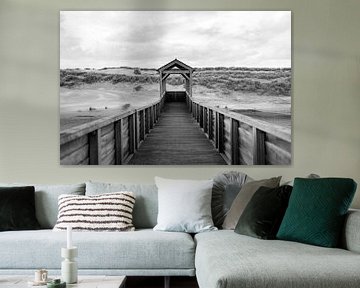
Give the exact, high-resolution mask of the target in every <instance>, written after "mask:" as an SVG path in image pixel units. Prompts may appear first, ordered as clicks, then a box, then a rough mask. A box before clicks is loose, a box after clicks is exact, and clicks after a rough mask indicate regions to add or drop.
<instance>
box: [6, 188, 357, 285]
mask: <svg viewBox="0 0 360 288" xmlns="http://www.w3.org/2000/svg"><path fill="white" fill-rule="evenodd" d="M4 185H5V184H0V186H4ZM11 185H13V184H11ZM124 190H126V191H133V192H134V193H135V195H136V203H135V207H134V212H133V222H134V225H135V227H136V231H134V232H74V233H73V242H74V245H76V246H77V247H78V253H79V256H78V258H77V261H78V266H79V273H80V274H105V275H129V276H131V275H133V276H166V277H168V276H195V275H196V277H197V281H198V284H199V287H201V288H235V287H237V288H240V287H241V288H242V287H251V288H256V287H275V288H278V287H284V288H285V287H286V288H289V287H296V288H300V287H301V288H302V287H330V288H331V287H334V288H335V287H336V288H338V287H349V288H350V287H360V273H359V271H360V232H359V231H360V211H355V210H353V211H350V212H349V213H348V215H347V219H346V222H345V228H344V231H343V246H342V247H340V248H336V249H334V248H322V247H317V246H311V245H306V244H300V243H296V242H289V241H280V240H260V239H256V238H252V237H248V236H243V235H239V234H236V233H234V231H232V230H218V231H212V232H204V233H199V234H196V235H190V234H188V233H181V232H160V231H153V229H152V228H153V227H154V226H155V225H156V222H157V211H158V205H157V188H156V186H155V185H137V184H134V185H127V184H108V183H93V182H88V183H86V184H79V185H35V204H36V213H37V215H36V216H37V218H38V220H39V223H40V225H41V227H42V229H40V230H30V231H9V232H0V278H1V275H8V274H28V273H33V271H34V270H36V269H39V268H46V269H48V270H49V273H50V276H51V275H55V274H59V273H60V263H61V261H62V258H61V256H60V248H61V247H65V245H66V233H65V232H55V231H53V230H52V227H53V226H54V225H55V222H56V218H57V198H58V196H59V195H60V194H77V195H84V194H86V195H94V194H97V193H100V192H101V193H104V192H116V191H124ZM167 279H168V278H167ZM165 283H166V286H167V285H168V284H169V282H168V281H165Z"/></svg>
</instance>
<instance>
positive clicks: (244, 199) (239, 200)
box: [222, 176, 281, 230]
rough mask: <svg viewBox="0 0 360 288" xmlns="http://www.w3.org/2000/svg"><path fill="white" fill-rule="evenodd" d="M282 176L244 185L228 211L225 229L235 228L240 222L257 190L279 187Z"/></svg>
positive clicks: (224, 224)
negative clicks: (262, 187)
mask: <svg viewBox="0 0 360 288" xmlns="http://www.w3.org/2000/svg"><path fill="white" fill-rule="evenodd" d="M280 180H281V176H279V177H274V178H270V179H264V180H258V181H251V182H249V183H246V184H244V185H243V186H242V188H241V190H240V192H239V193H238V195H237V196H236V198H235V200H234V202H233V203H232V205H231V208H230V210H229V212H228V213H227V215H226V217H225V219H224V223H223V225H222V227H223V229H227V230H234V229H235V227H236V224H237V223H238V221H239V219H240V216H241V214H242V213H243V212H244V209H245V207H246V206H247V204H248V203H249V201H250V199H251V198H252V197H253V195H254V194H255V192H256V191H257V190H258V189H259V188H260V187H261V186H264V187H269V188H276V187H279V183H280Z"/></svg>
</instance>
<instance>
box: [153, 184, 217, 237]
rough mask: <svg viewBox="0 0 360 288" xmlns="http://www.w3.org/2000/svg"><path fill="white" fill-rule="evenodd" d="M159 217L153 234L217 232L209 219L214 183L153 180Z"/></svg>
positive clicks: (210, 218)
mask: <svg viewBox="0 0 360 288" xmlns="http://www.w3.org/2000/svg"><path fill="white" fill-rule="evenodd" d="M155 183H156V186H157V187H158V199H159V214H158V217H157V225H156V226H155V227H154V230H160V231H176V232H188V233H198V232H205V231H211V230H217V228H216V227H214V223H213V220H212V217H211V190H212V187H213V180H205V181H195V180H173V179H164V178H160V177H155Z"/></svg>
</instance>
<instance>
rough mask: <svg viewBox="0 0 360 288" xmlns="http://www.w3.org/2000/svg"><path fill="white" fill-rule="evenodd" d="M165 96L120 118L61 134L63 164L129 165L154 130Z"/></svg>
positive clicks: (118, 116) (121, 115) (91, 123)
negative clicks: (147, 136)
mask: <svg viewBox="0 0 360 288" xmlns="http://www.w3.org/2000/svg"><path fill="white" fill-rule="evenodd" d="M164 101H165V97H164V96H163V97H161V98H160V99H159V100H158V101H155V102H154V103H151V104H149V105H146V106H144V107H141V108H138V109H132V110H130V111H127V112H124V113H122V114H120V115H117V116H111V117H105V118H102V119H99V120H96V121H93V122H90V123H86V124H83V125H79V126H76V127H74V128H70V129H67V130H65V131H62V132H61V133H60V164H62V165H122V164H126V163H127V162H128V161H129V160H130V159H131V157H132V155H133V154H134V153H135V151H136V150H137V149H138V147H139V145H140V144H141V142H142V141H144V139H145V137H146V135H147V134H148V133H149V132H150V129H152V128H153V126H154V124H155V123H156V121H157V120H158V118H159V115H160V113H161V110H162V108H163V106H164Z"/></svg>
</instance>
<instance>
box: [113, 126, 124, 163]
mask: <svg viewBox="0 0 360 288" xmlns="http://www.w3.org/2000/svg"><path fill="white" fill-rule="evenodd" d="M122 126H123V122H122V119H120V120H118V121H116V122H115V126H114V129H115V165H121V164H123V155H124V152H123V145H122V130H123V127H122Z"/></svg>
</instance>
